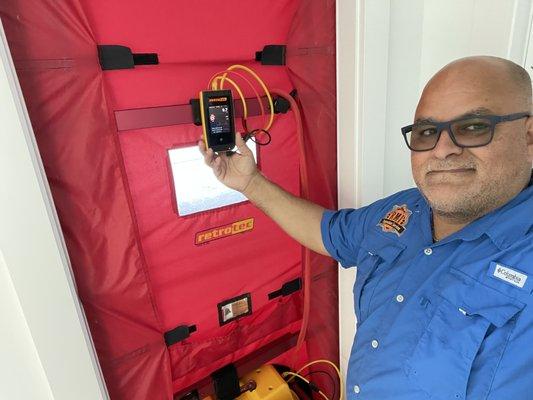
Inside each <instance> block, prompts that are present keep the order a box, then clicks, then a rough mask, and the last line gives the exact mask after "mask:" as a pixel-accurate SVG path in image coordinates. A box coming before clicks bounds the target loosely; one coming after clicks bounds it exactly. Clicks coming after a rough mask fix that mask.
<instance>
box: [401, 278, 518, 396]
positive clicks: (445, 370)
mask: <svg viewBox="0 0 533 400" xmlns="http://www.w3.org/2000/svg"><path fill="white" fill-rule="evenodd" d="M438 295H439V297H440V303H439V304H438V306H437V307H436V309H435V313H434V314H433V317H432V318H431V320H430V322H429V324H428V326H427V328H426V330H425V331H424V333H423V334H422V336H421V337H420V340H419V342H418V344H417V345H416V347H415V350H414V352H413V354H412V356H411V357H410V358H409V359H408V360H407V362H406V364H405V372H406V373H407V375H408V376H409V378H411V379H412V380H413V381H414V382H415V384H416V385H417V386H418V387H420V389H422V390H424V391H425V392H426V393H428V394H429V395H430V397H431V398H432V399H446V400H449V399H464V398H465V396H466V388H467V384H468V378H469V375H470V370H471V367H472V363H473V361H474V358H475V357H476V354H477V353H478V351H479V349H480V347H481V344H482V342H483V339H484V338H485V336H486V334H487V331H488V329H489V327H490V326H491V324H492V325H494V328H495V329H498V328H502V327H503V326H504V325H506V324H507V323H508V322H509V320H510V319H511V318H513V317H514V316H515V315H516V314H517V313H518V312H519V311H521V310H522V309H523V308H524V305H525V304H524V303H522V302H520V301H518V300H516V299H515V298H513V297H510V296H508V295H506V294H503V293H501V292H499V291H497V290H495V289H493V288H491V287H489V286H486V285H484V284H482V283H481V282H479V281H477V280H475V279H473V278H471V277H469V276H467V275H465V274H464V273H463V272H461V271H459V270H457V269H454V268H452V269H451V270H450V272H449V273H447V274H446V276H445V277H444V278H443V280H442V282H441V285H440V290H439V291H438Z"/></svg>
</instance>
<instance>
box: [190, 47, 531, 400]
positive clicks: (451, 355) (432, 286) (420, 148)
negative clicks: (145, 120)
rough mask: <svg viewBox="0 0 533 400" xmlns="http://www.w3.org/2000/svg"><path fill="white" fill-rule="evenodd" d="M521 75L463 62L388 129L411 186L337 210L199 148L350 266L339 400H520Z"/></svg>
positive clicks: (274, 214)
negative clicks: (394, 132) (348, 324)
mask: <svg viewBox="0 0 533 400" xmlns="http://www.w3.org/2000/svg"><path fill="white" fill-rule="evenodd" d="M531 102H532V100H531V80H530V78H529V75H528V74H527V72H526V71H525V70H524V69H523V68H521V67H520V66H518V65H516V64H514V63H512V62H510V61H507V60H503V59H500V58H496V57H469V58H464V59H461V60H458V61H455V62H453V63H451V64H449V65H447V66H446V67H444V68H443V69H442V70H440V71H439V72H438V73H437V74H436V75H435V76H434V77H433V78H432V79H431V80H430V81H429V83H428V84H427V85H426V87H425V89H424V91H423V93H422V96H421V99H420V102H419V104H418V107H417V110H416V114H415V122H414V124H413V125H409V126H407V127H405V128H402V134H403V135H404V138H405V140H406V143H407V145H408V146H409V148H410V149H411V165H412V173H413V177H414V180H415V182H416V185H417V188H416V189H410V190H406V191H403V192H400V193H397V194H395V195H393V196H390V197H388V198H386V199H383V200H380V201H377V202H375V203H374V204H371V205H370V206H367V207H363V208H361V209H358V210H352V209H346V210H340V211H337V212H334V211H329V210H324V209H323V208H321V207H320V206H318V205H315V204H312V203H310V202H308V201H305V200H302V199H299V198H296V197H294V196H292V195H291V194H288V193H286V192H285V191H283V190H282V189H281V188H279V187H278V186H276V185H275V184H273V183H271V182H269V181H268V180H267V179H265V178H264V177H263V176H262V175H261V173H260V172H258V170H257V169H256V167H255V163H254V160H253V156H252V154H251V152H250V150H248V148H247V147H246V146H245V145H244V143H243V141H242V139H240V136H239V135H237V145H238V148H239V151H240V153H241V155H239V154H236V155H234V156H232V157H227V156H225V155H221V156H216V155H214V154H213V152H212V151H211V150H207V151H206V150H205V147H203V145H202V144H200V150H201V151H202V153H203V154H204V157H205V160H206V163H207V164H208V165H210V166H211V167H212V168H213V170H214V173H215V175H216V176H217V178H218V179H219V180H220V181H221V182H223V183H224V184H226V185H227V186H229V187H231V188H233V189H236V190H238V191H240V192H242V193H243V194H244V195H245V196H246V197H248V199H250V200H251V201H252V202H253V203H254V204H255V205H257V206H258V207H259V208H261V209H262V210H263V211H264V212H265V213H266V214H268V215H269V216H270V217H271V218H273V219H274V220H275V221H276V222H277V223H278V224H279V225H280V226H281V227H282V228H283V229H284V230H285V231H287V233H289V234H290V235H291V236H292V237H293V238H295V239H296V240H297V241H299V242H300V243H302V244H303V245H304V246H307V247H309V248H310V249H312V250H314V251H316V252H319V253H321V254H326V255H328V254H329V255H331V256H332V257H333V258H335V259H337V260H338V261H339V262H340V263H341V264H342V265H343V266H344V267H348V266H354V265H356V266H357V267H358V272H357V280H356V284H355V288H354V295H355V297H356V299H355V300H356V306H355V308H356V310H355V311H356V315H357V319H358V331H357V335H356V340H355V343H354V347H353V350H352V354H351V357H350V362H349V369H348V378H347V393H348V397H349V398H350V399H372V400H385V399H395V400H398V399H409V400H417V399H465V398H467V399H498V400H506V399H510V400H511V399H512V400H521V399H524V400H525V399H533V344H532V343H533V299H532V294H531V292H532V291H533V186H532V185H531V166H532V162H533V117H529V113H530V112H531Z"/></svg>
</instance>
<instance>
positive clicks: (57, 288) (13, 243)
mask: <svg viewBox="0 0 533 400" xmlns="http://www.w3.org/2000/svg"><path fill="white" fill-rule="evenodd" d="M0 22H1V21H0ZM0 61H1V64H0V121H2V127H1V130H0V183H1V187H0V255H2V256H3V261H4V263H3V264H5V266H7V270H8V273H9V276H10V279H11V281H12V284H13V287H14V290H15V292H16V296H17V297H18V299H17V300H18V302H19V303H20V306H21V309H22V311H23V314H24V318H25V320H26V325H27V329H28V332H29V334H30V335H31V338H32V340H33V343H34V345H35V349H36V352H37V355H38V358H39V361H40V364H41V366H36V368H41V367H42V370H43V371H44V374H45V376H46V379H47V380H48V386H49V388H50V392H51V394H52V396H53V398H54V399H55V400H63V399H65V400H67V399H87V400H99V399H108V398H109V395H108V393H107V389H106V386H105V384H104V379H103V377H102V373H101V370H100V366H99V364H98V361H97V357H96V354H95V351H94V346H93V343H92V339H91V335H90V334H89V329H88V327H87V321H86V319H85V315H84V312H83V309H82V307H81V305H80V302H79V300H78V296H77V293H76V286H75V284H74V280H73V278H72V271H71V268H70V261H69V258H68V254H67V251H66V247H65V242H64V239H63V235H62V232H61V229H60V227H59V222H58V218H57V214H56V211H55V208H54V206H53V201H52V197H51V194H50V188H49V186H48V182H47V180H46V177H45V174H44V170H43V165H42V162H41V158H40V155H39V152H38V151H37V145H36V143H35V137H34V133H33V130H32V126H31V123H30V119H29V116H28V112H27V109H26V106H25V103H24V100H23V96H22V92H21V89H20V85H19V82H18V78H17V75H16V72H15V67H14V65H13V61H12V59H11V54H10V52H9V47H8V43H7V40H6V36H5V32H4V29H3V26H2V24H1V23H0ZM0 362H2V361H0ZM4 362H6V361H4ZM20 378H21V379H20V380H21V382H20V384H24V377H23V376H21V377H20ZM49 395H50V394H49V393H48V394H43V398H47V399H48V398H49Z"/></svg>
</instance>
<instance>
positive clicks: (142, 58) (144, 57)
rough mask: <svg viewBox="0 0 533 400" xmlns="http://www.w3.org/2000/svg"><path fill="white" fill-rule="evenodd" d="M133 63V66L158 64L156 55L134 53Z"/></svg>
mask: <svg viewBox="0 0 533 400" xmlns="http://www.w3.org/2000/svg"><path fill="white" fill-rule="evenodd" d="M133 63H134V64H135V65H157V64H159V57H157V53H134V54H133Z"/></svg>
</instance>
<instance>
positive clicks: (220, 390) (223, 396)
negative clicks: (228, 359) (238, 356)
mask: <svg viewBox="0 0 533 400" xmlns="http://www.w3.org/2000/svg"><path fill="white" fill-rule="evenodd" d="M211 377H212V378H213V384H214V387H215V394H216V398H217V399H218V400H233V399H235V398H237V397H239V396H240V394H241V388H240V385H239V376H238V375H237V368H235V366H234V365H233V364H228V365H226V366H225V367H223V368H221V369H219V370H218V371H215V372H213V373H212V374H211Z"/></svg>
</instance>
